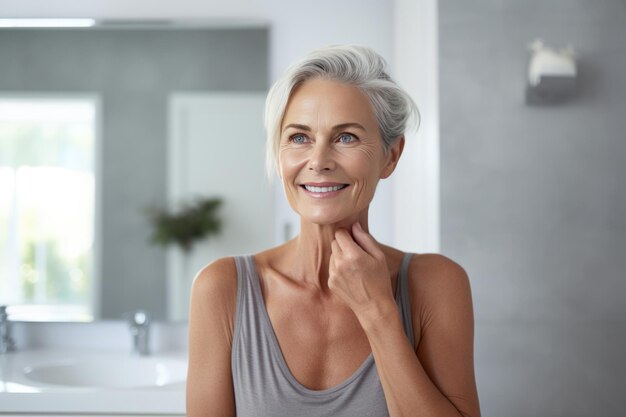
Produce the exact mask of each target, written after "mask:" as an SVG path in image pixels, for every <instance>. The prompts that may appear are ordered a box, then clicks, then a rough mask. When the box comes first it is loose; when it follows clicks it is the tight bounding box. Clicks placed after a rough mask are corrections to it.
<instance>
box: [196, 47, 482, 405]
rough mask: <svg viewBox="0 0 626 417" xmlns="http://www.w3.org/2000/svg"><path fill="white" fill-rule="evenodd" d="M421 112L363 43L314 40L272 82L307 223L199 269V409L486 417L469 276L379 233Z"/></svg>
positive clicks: (276, 152) (279, 133)
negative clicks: (382, 203)
mask: <svg viewBox="0 0 626 417" xmlns="http://www.w3.org/2000/svg"><path fill="white" fill-rule="evenodd" d="M416 113H417V110H416V108H415V106H414V104H413V102H412V100H411V99H410V97H409V96H408V95H407V94H406V93H405V92H404V91H403V90H402V89H400V88H399V87H398V86H397V85H396V84H395V83H394V82H393V81H392V80H391V79H390V77H389V76H388V75H387V73H386V72H385V68H384V61H383V59H382V58H381V57H380V56H378V55H377V54H376V53H375V52H374V51H372V50H371V49H368V48H365V47H357V46H338V47H330V48H325V49H321V50H317V51H314V52H312V53H311V54H310V55H308V56H307V57H306V58H304V59H303V60H302V61H300V62H298V63H296V64H295V65H294V66H292V67H291V68H290V69H289V70H288V72H287V73H286V74H285V76H284V77H283V78H282V79H280V80H279V81H278V82H277V83H276V84H275V85H274V86H273V87H272V89H271V91H270V93H269V95H268V98H267V104H266V128H267V131H268V137H267V139H268V155H269V160H270V164H273V165H271V166H273V167H272V168H271V169H272V171H273V170H274V168H275V169H276V171H277V173H278V175H279V177H280V179H281V180H282V184H283V187H284V189H285V193H286V195H287V199H288V200H289V203H290V205H291V207H292V208H293V209H294V210H295V211H296V212H297V213H298V214H299V215H300V234H299V235H298V236H297V237H296V238H294V239H293V240H290V241H288V242H286V243H285V244H283V245H280V246H278V247H275V248H272V249H269V250H266V251H264V252H261V253H258V254H255V255H251V256H240V257H235V258H225V259H220V260H217V261H215V262H213V263H211V264H210V265H208V266H207V267H205V268H204V269H203V270H201V271H200V272H199V273H198V276H197V277H196V279H195V281H194V285H193V291H192V297H191V298H192V300H191V315H190V323H189V326H190V338H189V374H188V381H187V415H188V416H189V417H196V416H235V415H237V416H240V417H241V416H255V417H258V416H272V417H277V416H289V417H294V416H351V417H365V416H372V417H374V416H376V417H378V416H388V415H389V416H422V415H423V416H461V415H462V416H478V415H479V414H480V411H479V405H478V397H477V393H476V385H475V380H474V366H473V313H472V300H471V293H470V286H469V281H468V277H467V275H466V273H465V271H464V270H463V268H461V267H460V266H459V265H458V264H456V263H454V262H453V261H451V260H450V259H448V258H446V257H444V256H441V255H434V254H420V255H418V254H410V253H403V252H401V251H399V250H397V249H394V248H392V247H389V246H385V245H382V244H380V243H378V242H377V241H376V240H375V239H374V238H373V237H372V236H371V235H370V234H369V232H368V208H369V205H370V203H371V201H372V198H373V197H374V192H375V190H376V185H377V183H378V181H379V180H380V179H384V178H387V177H389V176H390V175H391V174H392V172H393V171H394V169H395V167H396V165H397V163H398V160H399V158H400V155H401V154H402V149H403V146H404V131H405V129H406V126H407V122H408V121H409V120H410V116H411V115H412V114H416ZM407 192H410V191H409V190H407ZM259 221H263V219H259ZM241 238H242V239H245V236H242V237H241Z"/></svg>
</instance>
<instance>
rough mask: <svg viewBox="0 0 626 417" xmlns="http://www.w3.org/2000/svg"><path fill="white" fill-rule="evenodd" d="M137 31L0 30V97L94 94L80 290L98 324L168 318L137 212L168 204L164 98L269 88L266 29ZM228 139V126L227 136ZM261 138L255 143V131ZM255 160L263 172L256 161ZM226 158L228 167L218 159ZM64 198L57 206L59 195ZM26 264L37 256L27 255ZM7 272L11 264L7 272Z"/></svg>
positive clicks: (159, 256) (113, 26)
mask: <svg viewBox="0 0 626 417" xmlns="http://www.w3.org/2000/svg"><path fill="white" fill-rule="evenodd" d="M140 23H141V22H135V24H134V25H135V26H133V27H124V25H121V24H120V22H117V23H115V22H112V23H111V22H109V24H108V25H107V24H106V22H105V24H103V25H100V26H96V27H93V28H89V29H85V28H81V29H2V30H0V56H3V57H10V59H2V60H0V98H2V97H24V96H29V97H48V98H49V97H51V96H54V97H56V98H63V97H65V96H67V97H76V96H77V95H78V96H89V97H94V98H95V102H96V103H97V106H96V108H97V112H96V113H97V116H96V125H95V126H96V140H95V145H94V154H93V155H94V164H93V173H94V178H95V187H94V188H95V192H94V197H95V202H96V203H95V206H94V214H93V216H94V218H95V222H94V223H93V224H94V231H93V242H94V244H95V246H94V249H95V251H94V253H95V257H94V258H93V259H92V260H91V262H92V269H93V271H94V274H93V279H94V281H93V284H92V283H89V284H88V285H90V286H91V287H92V288H93V299H92V300H91V303H92V305H93V311H94V318H95V319H120V318H122V317H123V314H124V313H125V312H128V311H130V310H134V309H138V308H142V309H146V310H148V311H150V312H151V313H152V315H153V318H154V319H157V320H163V319H167V318H168V317H170V316H169V315H168V303H170V301H168V297H169V296H168V282H167V281H168V278H167V275H168V268H167V262H166V258H167V252H168V250H165V249H163V248H162V247H159V246H156V245H154V244H152V243H151V242H150V237H151V235H152V233H153V229H152V225H151V223H150V221H149V220H148V217H147V216H146V213H145V209H146V208H148V207H160V208H165V207H167V206H168V204H170V205H171V203H172V201H171V198H170V197H168V196H170V194H168V181H169V179H168V164H169V163H170V161H169V160H168V158H170V145H169V144H168V138H169V136H170V135H169V133H171V132H170V130H169V129H170V126H169V123H168V120H169V116H168V112H169V110H168V109H170V108H171V107H170V100H171V97H172V96H173V95H175V94H180V93H184V94H187V95H193V94H194V93H196V92H209V91H210V92H226V91H229V92H241V93H260V94H264V93H265V92H266V90H267V87H268V85H267V84H268V80H269V75H268V29H267V28H266V27H260V26H257V27H242V28H227V29H224V28H220V29H215V28H202V27H158V25H154V24H150V25H148V26H147V27H140ZM258 117H259V118H260V117H262V115H261V114H260V115H258ZM236 134H237V129H236V126H233V127H232V135H233V137H236ZM259 134H260V135H261V137H260V139H261V140H262V135H263V132H259ZM218 139H221V140H224V138H218ZM207 140H208V139H207ZM211 140H213V139H211ZM257 157H258V159H259V162H258V163H259V164H260V165H262V163H263V162H262V161H263V158H264V155H263V153H259V154H258V155H257ZM206 158H207V164H211V158H220V160H221V162H222V163H228V164H231V165H232V166H237V164H238V163H240V161H239V160H238V159H237V156H236V155H225V154H221V153H220V152H219V151H216V152H215V153H214V154H210V155H206ZM224 158H233V159H232V161H229V162H225V160H224ZM2 161H3V159H1V158H0V165H2V163H3V162H2ZM259 175H262V174H261V173H259ZM53 188H54V187H53ZM60 191H61V190H60V189H59V192H58V193H57V196H58V197H57V198H59V199H61V196H62V195H64V194H63V193H61V192H60ZM0 192H1V193H5V192H7V191H6V189H5V190H0ZM207 192H209V193H210V189H209V188H207ZM0 199H4V197H0ZM8 200H9V199H5V201H8ZM79 200H80V199H79ZM181 202H182V201H181ZM243 204H246V203H243ZM249 204H250V205H254V201H250V202H249ZM170 208H172V207H170ZM8 210H9V209H8V208H6V210H5V211H6V212H8ZM50 214H51V213H48V214H47V216H48V217H49V216H50ZM5 216H6V213H5ZM270 220H271V219H268V221H270ZM71 226H72V220H71V219H70V220H66V223H65V227H66V228H67V230H69V229H70V228H71ZM223 233H228V230H224V231H223ZM0 243H2V242H0ZM14 246H15V245H14ZM17 246H19V245H17ZM4 247H5V252H9V251H10V250H12V249H10V248H9V245H8V244H7V243H6V242H4ZM243 250H247V248H246V249H242V251H243ZM35 252H36V251H35ZM46 253H48V254H49V252H46ZM48 258H50V255H48ZM5 259H8V258H5ZM33 259H42V257H41V256H40V257H39V258H37V256H36V254H35V255H34V257H33ZM209 261H211V259H207V262H209ZM33 262H34V261H33ZM5 269H6V271H8V270H9V269H10V268H9V267H8V266H6V265H5ZM44 270H45V268H44ZM7 275H8V274H4V277H5V278H4V279H5V282H4V283H2V282H0V288H2V290H3V291H2V293H3V295H2V297H0V298H3V299H0V304H2V303H9V304H10V303H11V299H10V298H8V296H7V294H8V290H7V288H9V284H7V278H6V277H7ZM37 279H39V280H40V282H41V279H42V278H41V274H39V275H38V278H34V279H33V282H36V281H37ZM3 285H4V286H3ZM35 286H36V285H35ZM14 287H15V285H14ZM48 287H50V284H48ZM48 289H49V288H48ZM44 293H45V290H44ZM4 298H6V299H4ZM31 299H33V298H32V297H31ZM81 317H82V316H81ZM82 318H83V319H84V317H82Z"/></svg>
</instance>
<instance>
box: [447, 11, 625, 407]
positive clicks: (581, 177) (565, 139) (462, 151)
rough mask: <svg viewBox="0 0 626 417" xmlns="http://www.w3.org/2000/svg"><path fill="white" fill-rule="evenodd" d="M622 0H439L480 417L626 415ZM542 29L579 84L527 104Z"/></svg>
mask: <svg viewBox="0 0 626 417" xmlns="http://www.w3.org/2000/svg"><path fill="white" fill-rule="evenodd" d="M624 22H626V3H624V2H623V1H620V0H598V1H594V2H593V4H591V2H589V1H588V0H550V1H545V0H544V1H541V0H528V1H523V2H522V1H517V0H477V1H472V2H463V1H460V0H441V1H440V2H439V40H440V62H439V69H440V103H441V107H440V115H441V187H442V189H441V209H442V211H441V226H442V235H441V242H442V252H443V253H444V254H446V255H448V256H450V257H452V258H453V259H455V260H456V261H458V262H459V263H460V264H461V265H463V266H464V267H465V268H466V270H467V271H468V273H469V275H470V278H471V282H472V290H473V296H474V305H475V316H476V355H475V356H476V372H477V382H478V389H479V394H480V398H481V404H482V410H483V415H484V416H487V417H490V416H516V417H517V416H544V417H545V416H592V415H593V416H596V415H598V416H599V415H607V416H608V415H611V416H617V415H626V411H624V410H623V406H622V405H621V404H620V403H619V400H618V398H620V397H622V396H623V394H624V393H626V377H625V376H624V375H626V361H625V360H624V352H626V164H624V162H623V159H624V157H626V133H625V132H626V117H624V116H625V115H626V71H625V69H626V24H624ZM536 38H542V39H543V40H544V41H545V42H546V43H547V44H548V45H551V46H554V47H557V48H561V47H565V46H567V45H568V44H571V45H573V46H574V48H575V49H576V50H577V52H578V61H579V71H580V73H579V91H578V94H577V96H576V97H575V98H574V99H573V100H572V101H570V102H567V103H563V104H560V105H543V106H528V105H526V103H525V100H524V90H525V85H526V79H527V78H526V77H527V67H528V59H529V50H528V48H527V45H528V44H529V43H530V42H532V41H533V40H534V39H536Z"/></svg>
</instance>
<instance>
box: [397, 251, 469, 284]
mask: <svg viewBox="0 0 626 417" xmlns="http://www.w3.org/2000/svg"><path fill="white" fill-rule="evenodd" d="M409 277H410V278H409V279H410V281H411V284H413V286H419V287H420V288H421V289H423V290H427V289H428V290H429V291H434V292H438V291H446V292H448V291H451V290H457V291H465V290H468V289H469V277H468V275H467V272H466V271H465V269H464V268H463V267H462V266H461V265H459V264H458V263H456V262H455V261H453V260H452V259H450V258H448V257H447V256H444V255H440V254H436V253H426V254H420V255H414V256H413V258H412V259H411V264H410V266H409Z"/></svg>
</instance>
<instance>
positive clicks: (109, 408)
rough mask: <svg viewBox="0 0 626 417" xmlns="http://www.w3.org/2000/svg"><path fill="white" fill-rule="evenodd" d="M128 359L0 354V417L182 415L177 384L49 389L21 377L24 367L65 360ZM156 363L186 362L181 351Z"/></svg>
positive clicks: (98, 353)
mask: <svg viewBox="0 0 626 417" xmlns="http://www.w3.org/2000/svg"><path fill="white" fill-rule="evenodd" d="M128 356H129V354H128V351H111V350H107V351H104V350H91V351H89V350H87V351H86V350H76V351H71V350H67V349H63V350H50V349H32V350H25V351H19V352H13V353H9V354H4V355H0V415H17V414H20V415H23V414H42V413H45V414H48V413H50V414H58V413H62V414H65V413H73V414H82V415H86V414H100V415H101V414H118V415H120V414H123V415H137V414H141V415H160V416H163V415H168V416H174V415H184V414H185V382H184V381H180V380H176V381H177V382H173V383H169V384H166V385H163V386H157V385H154V386H137V387H133V386H125V387H114V388H111V387H100V386H98V387H94V386H65V385H58V384H55V385H53V384H50V383H43V382H41V381H38V380H33V379H32V378H29V377H28V376H27V373H28V368H29V367H30V366H32V365H33V364H34V365H35V366H37V365H38V364H39V365H41V364H44V365H45V364H52V365H54V364H59V363H63V361H64V360H65V361H67V360H68V358H70V359H77V358H78V359H79V360H87V359H88V360H90V361H92V362H94V363H98V362H100V363H106V361H107V360H109V361H112V360H115V358H122V359H124V358H127V357H128ZM158 359H159V360H161V359H162V360H164V361H167V360H172V361H177V362H176V363H179V364H180V363H181V361H185V362H186V358H185V354H184V353H182V352H167V353H160V354H159V355H158ZM110 363H115V362H110ZM101 368H102V367H101ZM117 373H118V372H117V370H113V372H112V373H111V374H112V375H113V376H114V377H115V375H116V374H117ZM123 373H124V372H123V371H120V372H119V374H120V378H125V377H124V376H123ZM126 378H127V377H126ZM123 382H125V381H123Z"/></svg>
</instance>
